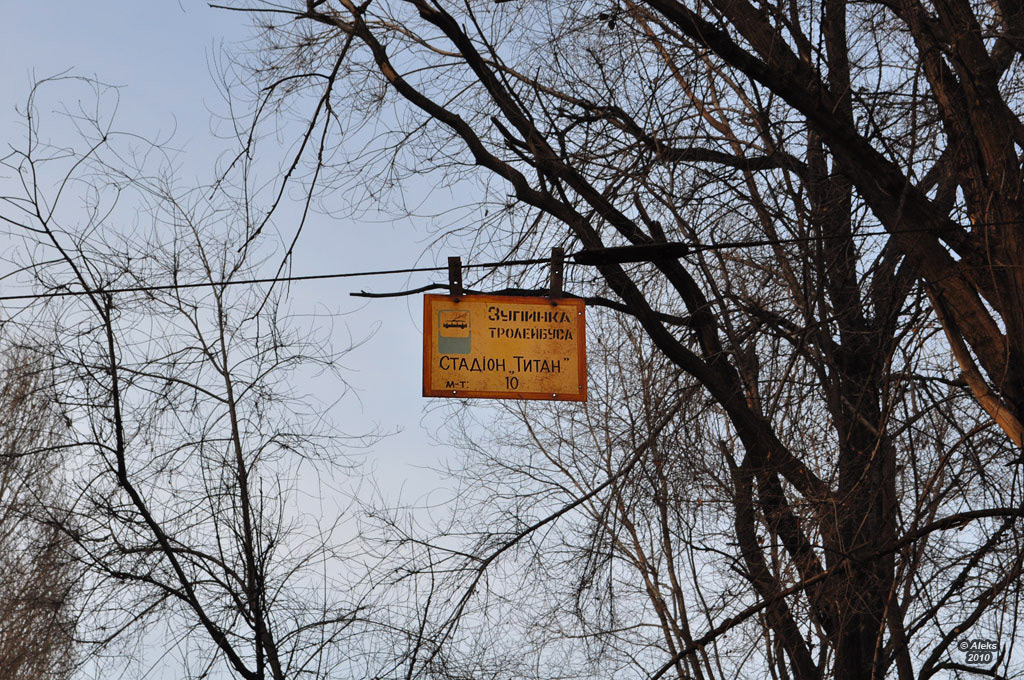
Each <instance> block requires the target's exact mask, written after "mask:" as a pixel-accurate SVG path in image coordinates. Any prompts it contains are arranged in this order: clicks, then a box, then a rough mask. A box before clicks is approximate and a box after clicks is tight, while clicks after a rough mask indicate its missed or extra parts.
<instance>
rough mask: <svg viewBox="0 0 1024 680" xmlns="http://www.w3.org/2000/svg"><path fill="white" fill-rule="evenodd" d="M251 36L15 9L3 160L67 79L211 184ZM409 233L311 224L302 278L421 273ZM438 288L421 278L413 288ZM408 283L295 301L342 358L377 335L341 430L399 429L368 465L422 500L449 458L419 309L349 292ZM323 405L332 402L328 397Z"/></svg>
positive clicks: (76, 8) (356, 362) (49, 6)
mask: <svg viewBox="0 0 1024 680" xmlns="http://www.w3.org/2000/svg"><path fill="white" fill-rule="evenodd" d="M247 34H248V26H247V21H246V19H245V17H243V16H241V15H239V14H237V13H232V12H227V11H223V10H214V9H210V8H209V7H208V6H207V5H206V4H205V3H202V2H194V1H192V0H182V2H180V3H178V2H149V1H147V2H128V1H127V0H123V1H114V0H104V1H98V2H88V3H82V2H51V3H20V2H19V3H8V6H7V7H5V12H4V29H3V38H4V39H3V40H2V41H0V63H3V65H4V68H3V69H2V70H0V141H2V142H3V144H4V147H5V148H6V145H7V143H8V142H9V140H11V139H20V138H21V136H22V134H23V132H22V129H21V128H20V127H19V125H18V120H17V116H16V114H15V112H14V107H15V106H16V105H20V104H21V103H22V102H23V101H24V98H25V96H26V95H27V93H28V89H29V86H30V84H31V82H32V81H33V80H34V79H37V78H42V77H46V76H51V75H55V74H57V73H61V72H63V71H66V70H68V69H71V70H72V72H73V73H74V74H77V75H83V76H95V77H96V78H98V79H99V80H101V81H103V82H106V83H110V84H116V85H120V86H123V89H122V91H121V109H120V113H119V121H120V127H121V128H122V129H129V130H133V131H136V132H139V133H141V134H144V135H148V136H150V137H154V136H157V135H159V134H166V133H168V132H169V131H171V130H174V131H175V136H174V141H175V145H176V146H177V147H179V148H183V149H184V150H185V152H186V153H185V154H184V155H183V157H182V173H183V174H184V175H185V177H184V179H185V180H187V181H191V180H193V179H194V178H208V177H209V176H210V174H211V173H212V166H213V163H214V162H215V160H216V158H217V157H218V155H219V154H221V153H223V152H224V151H225V150H226V149H227V148H228V142H227V141H225V140H218V139H216V138H215V137H214V136H213V135H212V134H211V131H210V127H211V111H216V112H223V110H224V104H223V100H222V98H221V95H220V94H219V93H218V90H217V88H216V87H215V86H214V78H213V76H212V75H211V70H212V68H211V65H210V64H211V59H213V58H214V56H215V55H216V54H217V51H218V49H219V46H220V45H222V44H228V45H229V46H230V44H232V43H237V42H238V41H240V40H242V39H244V38H245V37H246V36H247ZM285 214H286V215H287V214H288V213H285ZM291 214H294V213H291ZM371 217H372V216H371ZM282 228H283V227H282ZM414 230H415V226H414V225H410V224H408V223H406V224H397V225H391V224H389V223H387V222H384V223H381V222H375V223H374V224H372V225H359V224H352V223H348V222H344V221H339V220H335V219H332V218H329V217H327V216H323V215H316V216H314V217H313V218H312V220H311V222H310V223H309V224H308V226H307V227H306V231H305V232H304V234H303V238H302V241H301V242H300V247H299V250H298V252H297V258H296V269H295V272H296V273H321V272H336V271H352V270H367V269H375V268H394V267H404V266H411V265H415V264H417V260H418V259H419V256H420V255H421V254H422V252H423V250H424V244H423V243H417V242H416V240H417V238H422V237H423V233H420V234H419V236H417V235H416V234H415V233H414ZM448 254H457V253H438V254H436V257H437V258H438V259H440V260H441V261H443V258H444V256H445V255H448ZM432 257H433V256H432ZM419 263H420V264H432V262H429V261H423V260H420V262H419ZM441 278H443V277H439V276H432V275H427V274H423V275H418V276H417V277H416V278H414V279H413V280H412V282H411V283H412V285H422V284H423V283H427V282H429V281H432V280H440V279H441ZM406 283H407V279H406V278H405V277H402V276H397V277H388V278H375V279H353V280H344V281H329V282H323V283H321V282H309V283H300V284H296V285H295V286H294V287H293V288H292V294H293V296H294V298H295V300H294V301H295V304H296V308H297V309H299V310H302V309H303V306H307V308H316V309H319V310H320V311H324V310H330V311H332V312H341V313H342V315H341V316H339V317H337V318H336V319H335V320H334V327H335V337H336V338H337V344H338V345H339V346H344V345H346V344H347V343H348V341H349V334H350V333H351V336H352V337H355V338H361V337H364V336H366V335H367V334H369V333H371V332H373V331H374V330H375V329H376V335H375V336H374V337H373V339H371V340H370V341H369V342H367V343H365V344H364V345H363V346H362V347H361V348H359V349H358V350H356V351H355V352H353V353H352V354H350V355H349V358H348V359H347V360H346V362H345V363H346V365H347V366H348V367H350V369H351V373H350V374H349V375H350V378H351V383H352V384H353V386H355V387H356V388H358V389H359V390H360V398H361V404H360V403H358V402H356V401H355V400H348V401H347V402H345V403H343V404H342V408H341V409H340V410H339V424H340V425H341V426H342V427H343V428H344V429H346V430H347V431H350V432H353V433H355V432H361V431H365V430H368V429H370V428H371V427H373V426H374V424H375V423H376V424H378V425H379V426H380V428H381V429H382V430H396V429H401V430H402V432H401V433H400V434H398V435H395V436H393V437H390V438H388V439H387V440H385V441H383V442H381V443H380V444H378V445H376V446H375V447H374V448H373V449H372V451H371V452H370V454H369V462H370V463H371V464H372V467H374V468H375V469H376V470H377V471H378V476H379V478H380V480H381V482H382V484H383V486H384V487H385V488H387V489H389V490H390V491H397V489H399V488H401V487H402V486H403V485H406V484H409V486H407V487H406V495H413V496H415V495H418V494H420V493H422V492H424V491H426V490H428V489H429V484H428V483H427V482H426V480H428V479H429V476H425V475H422V474H421V473H419V472H417V471H415V469H414V468H412V467H410V466H412V465H419V464H427V465H433V464H434V463H436V462H437V460H438V457H439V456H440V457H444V456H445V455H447V454H446V452H445V451H444V450H443V449H439V448H437V447H432V446H431V445H430V443H429V441H428V439H429V438H428V436H427V434H426V431H425V429H424V426H423V425H422V424H421V418H422V414H423V406H424V404H425V403H426V402H425V401H424V400H423V399H422V398H421V397H420V371H421V355H420V351H421V344H420V343H421V340H420V336H419V317H420V315H421V311H420V310H421V307H420V300H419V298H418V297H412V298H401V299H396V300H382V301H374V302H370V303H366V302H365V301H359V300H356V299H353V298H350V297H349V296H348V293H349V292H350V291H353V290H359V289H362V288H365V289H368V290H395V289H401V288H402V287H404V286H405V285H406ZM323 398H324V399H325V400H327V401H332V400H333V398H332V395H331V394H324V395H323ZM434 425H436V423H434ZM410 480H411V481H410Z"/></svg>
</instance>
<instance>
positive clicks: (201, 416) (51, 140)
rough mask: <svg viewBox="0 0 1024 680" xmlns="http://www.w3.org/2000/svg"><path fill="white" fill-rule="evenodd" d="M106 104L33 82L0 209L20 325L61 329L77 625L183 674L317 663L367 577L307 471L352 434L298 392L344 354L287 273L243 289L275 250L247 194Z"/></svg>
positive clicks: (59, 368) (67, 528) (95, 644)
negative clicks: (138, 130) (287, 284)
mask: <svg viewBox="0 0 1024 680" xmlns="http://www.w3.org/2000/svg"><path fill="white" fill-rule="evenodd" d="M76 100H77V101H78V102H79V104H78V105H77V106H78V108H69V107H67V106H65V105H63V104H62V102H73V101H76ZM84 102H89V104H87V105H86V104H84ZM116 103H117V90H116V89H115V88H110V87H106V86H103V85H101V84H99V83H96V82H93V81H88V80H81V79H74V78H71V79H67V78H61V79H56V80H51V81H44V82H43V83H40V84H39V85H37V86H36V87H35V88H34V89H33V92H32V94H31V96H30V98H29V100H28V103H27V107H26V109H25V110H24V114H25V121H26V133H27V136H26V139H25V140H24V142H23V143H22V144H21V145H19V146H15V147H14V149H15V150H14V151H12V152H11V153H10V154H9V155H7V156H6V158H5V159H4V166H5V168H6V169H7V170H8V171H9V172H10V173H12V175H13V178H14V180H15V181H14V183H13V185H14V186H11V185H8V189H9V193H7V194H6V195H5V196H4V197H3V200H4V204H5V212H4V213H3V214H2V219H3V220H4V221H5V222H6V224H7V225H8V226H9V227H10V230H9V232H10V235H11V237H12V238H16V239H18V240H20V241H21V242H22V243H23V244H24V246H25V247H24V248H22V249H21V250H20V251H17V252H20V257H21V258H22V260H21V263H20V266H19V267H18V269H17V270H14V271H13V273H12V277H11V278H12V279H13V280H17V273H18V271H19V270H20V272H22V278H25V277H26V275H28V280H27V281H26V283H27V284H31V285H32V286H33V288H32V290H33V291H34V293H32V294H30V295H35V296H37V297H36V298H35V299H33V300H31V301H30V302H29V303H27V304H25V305H23V306H22V307H21V308H20V309H16V310H15V309H12V310H10V315H11V317H12V318H13V319H14V321H13V322H12V323H16V324H17V325H18V326H19V327H20V328H21V329H23V332H24V333H26V334H27V335H31V334H36V335H37V336H39V337H43V336H48V337H51V338H52V339H53V342H52V343H51V344H50V345H47V346H51V347H53V348H54V349H53V352H52V359H51V360H52V362H53V364H54V370H55V373H56V375H57V385H56V388H55V399H56V407H59V409H60V412H61V413H64V414H66V415H67V417H68V418H69V419H70V420H71V422H72V424H73V425H72V427H71V430H70V433H69V436H68V437H67V441H64V442H62V446H63V447H64V449H65V450H68V451H71V452H72V454H73V464H74V468H73V469H74V474H73V476H72V477H71V480H70V481H69V488H68V489H67V496H68V500H67V503H66V505H65V506H64V512H65V513H67V515H68V521H67V522H62V523H59V524H57V525H56V526H57V527H58V528H59V529H60V533H59V534H58V536H57V539H59V540H60V541H62V542H63V543H67V542H70V549H72V550H73V551H74V553H75V554H76V556H77V558H78V560H79V563H80V564H82V565H83V567H84V568H85V569H86V570H87V577H86V579H85V582H84V583H85V585H84V587H83V592H82V597H83V598H84V600H83V608H84V611H86V612H87V613H88V615H87V616H85V617H84V618H83V619H82V622H81V632H80V639H81V641H82V644H83V646H84V648H85V650H86V652H87V653H89V655H90V658H91V659H92V660H93V662H94V663H96V664H103V663H112V664H114V665H115V666H119V667H121V668H122V669H123V668H124V667H125V666H126V664H128V662H129V657H128V655H129V654H130V653H131V646H132V644H141V643H140V642H139V640H140V639H142V640H146V639H148V638H139V635H147V631H148V636H149V637H152V636H154V635H156V636H158V637H160V638H161V639H163V640H164V645H165V646H164V648H163V649H161V650H159V653H158V654H154V652H153V649H152V647H150V648H149V650H147V651H145V652H144V653H143V654H142V656H141V657H140V658H138V659H137V662H138V663H140V664H143V665H146V666H148V665H151V664H152V663H154V661H155V660H156V659H159V658H162V657H164V656H165V655H171V658H173V659H174V660H175V661H176V662H177V664H178V668H177V669H176V675H177V676H178V677H209V676H210V675H211V674H214V673H223V672H227V673H230V674H232V675H234V676H237V677H241V678H248V679H253V680H256V679H263V678H274V679H276V680H283V679H284V678H299V677H313V678H323V677H327V676H329V675H330V674H332V673H336V672H338V669H339V668H342V667H347V664H350V663H355V662H354V661H353V658H354V652H353V651H352V650H351V649H350V648H349V643H348V642H346V641H347V640H348V638H349V637H350V636H351V635H352V633H353V632H354V631H355V630H357V629H358V627H359V626H358V622H359V619H360V611H361V608H362V598H363V597H364V596H365V589H363V588H362V587H361V585H360V583H359V578H358V572H354V573H350V571H349V570H348V569H347V567H346V564H347V562H346V555H345V551H346V545H347V544H348V542H350V541H352V540H353V539H354V535H353V534H352V532H351V530H350V528H349V527H347V526H345V525H343V523H342V521H341V518H342V512H343V507H334V508H332V507H327V506H325V503H327V502H330V500H331V499H322V498H320V488H321V487H320V486H319V479H320V475H324V474H327V475H336V474H338V475H346V474H350V473H354V467H353V465H352V464H351V461H349V460H348V459H347V458H346V457H345V449H346V448H347V447H349V446H353V445H358V444H360V443H362V442H363V440H361V439H360V438H353V437H346V436H344V435H343V434H342V433H340V432H339V431H337V430H336V429H334V428H333V426H332V425H331V423H330V421H329V417H330V409H329V405H317V404H314V402H313V397H311V396H310V394H309V393H308V392H307V391H306V390H305V389H300V388H299V385H300V384H303V383H307V382H308V381H311V380H313V378H312V375H313V374H314V372H326V374H327V375H330V376H332V378H333V379H334V380H335V382H334V383H333V385H334V388H335V391H337V389H338V385H341V386H344V382H343V381H342V380H341V378H340V376H339V375H338V374H337V371H336V369H337V366H338V364H337V360H338V358H339V356H340V354H338V353H334V352H331V351H329V350H328V349H327V345H326V341H325V339H324V338H322V337H320V336H318V335H317V333H316V332H315V329H308V328H304V329H302V328H298V327H297V326H296V325H295V324H293V323H292V322H291V320H290V318H289V315H288V312H287V310H286V304H285V303H284V302H283V301H282V296H281V287H280V286H278V287H275V286H273V285H256V284H252V283H246V281H247V280H248V279H251V278H253V276H254V275H255V274H256V273H257V272H258V267H259V265H260V262H261V258H263V257H265V256H266V253H267V252H268V251H267V250H266V248H265V247H264V246H262V245H261V243H262V242H261V241H259V240H258V239H257V238H256V237H257V235H256V234H255V231H256V227H255V226H254V225H255V223H256V222H257V221H258V220H257V214H258V212H259V208H258V207H257V206H256V205H255V201H256V195H255V194H247V193H246V191H247V190H248V189H249V187H247V186H244V185H235V184H233V183H232V182H231V179H232V178H229V177H225V178H223V179H222V181H221V182H220V183H219V184H218V185H216V186H212V187H211V186H201V187H198V188H196V189H189V188H185V189H182V188H179V187H178V186H177V185H176V183H175V182H174V180H173V179H172V178H171V176H170V174H169V172H170V171H169V168H171V167H172V166H173V156H172V154H171V152H170V151H168V148H167V147H166V146H163V145H160V144H157V143H154V142H150V141H148V140H146V139H145V138H143V137H140V136H138V135H135V134H128V133H124V132H121V131H119V130H118V129H117V128H116V127H114V118H115V115H116ZM51 111H55V112H56V115H49V112H51ZM238 167H239V168H240V171H241V172H245V171H246V170H247V168H245V167H244V166H241V165H240V166H238ZM19 184H20V186H19ZM236 192H237V195H236ZM268 233H270V231H269V228H268ZM11 304H14V305H17V304H19V303H17V302H13V303H11ZM300 379H301V380H300ZM335 500H336V501H337V503H339V504H340V503H341V501H340V500H337V499H335ZM55 540H56V539H55ZM63 543H62V544H63ZM40 564H41V566H42V565H43V563H40ZM133 641H134V642H133ZM5 677H6V676H5Z"/></svg>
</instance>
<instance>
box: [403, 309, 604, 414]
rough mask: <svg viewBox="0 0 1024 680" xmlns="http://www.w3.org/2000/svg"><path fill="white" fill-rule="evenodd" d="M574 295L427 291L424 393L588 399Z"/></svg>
mask: <svg viewBox="0 0 1024 680" xmlns="http://www.w3.org/2000/svg"><path fill="white" fill-rule="evenodd" d="M586 347H587V343H586V314H585V305H584V303H583V300H577V299H575V298H563V299H554V300H552V299H550V298H545V297H510V296H503V295H467V296H462V297H449V296H447V295H425V296H423V396H425V397H456V398H485V399H555V400H563V401H586V400H587V357H586Z"/></svg>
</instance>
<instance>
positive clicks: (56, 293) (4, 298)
mask: <svg viewBox="0 0 1024 680" xmlns="http://www.w3.org/2000/svg"><path fill="white" fill-rule="evenodd" d="M1020 224H1021V223H1020V222H1011V221H1006V222H978V223H975V224H973V225H971V226H972V227H978V226H999V225H1020ZM934 231H935V230H934V229H932V228H921V229H904V230H901V232H900V233H915V232H934ZM891 235H892V234H891V233H890V232H888V231H869V232H860V233H850V234H835V235H824V234H819V235H815V236H794V237H788V238H775V239H760V240H751V241H722V242H718V243H704V244H687V243H678V242H674V243H652V244H647V245H646V246H638V248H646V247H651V246H654V247H658V246H674V247H676V249H677V250H678V252H680V253H681V254H691V253H698V252H707V251H716V250H729V249H739V248H758V247H764V246H773V245H787V244H795V243H806V242H811V241H823V240H828V239H830V238H836V239H838V238H867V237H871V236H891ZM629 248H630V246H620V247H609V248H604V249H597V250H581V251H577V252H576V253H572V254H568V255H567V257H568V258H571V259H575V257H576V256H580V255H584V254H587V255H589V254H593V253H599V252H603V251H606V250H607V251H613V250H620V251H621V250H628V249H629ZM581 259H582V261H576V262H575V263H576V264H577V265H579V266H592V265H593V264H594V263H592V262H588V261H587V258H586V256H584V257H583V258H581ZM653 259H658V258H649V259H647V258H645V259H643V260H622V261H621V262H629V261H634V262H636V261H649V260H653ZM662 259H664V258H662ZM550 262H551V259H550V258H549V257H533V258H522V259H510V260H498V261H494V262H478V263H465V264H463V265H462V268H463V269H497V268H500V267H513V266H529V265H536V264H548V263H550ZM443 271H448V267H447V266H443V265H442V266H432V267H400V268H395V269H375V270H364V271H352V272H329V273H324V274H299V275H292V276H274V277H262V278H249V279H241V278H239V279H225V280H221V281H191V282H185V283H180V282H178V283H167V284H153V285H145V286H123V287H115V288H105V287H95V288H83V289H81V290H72V289H70V286H72V285H81V284H79V283H72V284H64V287H67V288H66V289H64V290H51V291H45V292H39V293H22V294H16V295H0V302H14V301H19V300H45V299H54V298H65V297H80V296H84V295H91V294H109V295H113V294H120V293H146V292H157V291H168V290H183V289H191V288H207V287H221V286H239V285H260V284H277V283H292V282H301V281H324V280H331V279H348V278H361V277H370V276H389V275H395V274H417V273H430V272H443Z"/></svg>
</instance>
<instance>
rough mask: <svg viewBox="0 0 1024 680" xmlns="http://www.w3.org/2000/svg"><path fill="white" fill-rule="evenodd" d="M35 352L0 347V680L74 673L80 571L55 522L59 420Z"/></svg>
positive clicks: (61, 471)
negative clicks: (0, 349) (0, 354)
mask: <svg viewBox="0 0 1024 680" xmlns="http://www.w3.org/2000/svg"><path fill="white" fill-rule="evenodd" d="M53 396H54V395H53V384H52V374H51V372H50V371H48V370H47V369H46V364H45V363H44V362H43V361H42V360H41V357H40V356H39V354H38V353H37V352H34V351H32V350H31V349H30V348H19V347H18V346H17V344H16V343H14V342H11V341H10V340H8V341H6V342H5V347H4V356H3V370H2V373H0V413H3V425H2V429H0V676H2V677H4V678H9V679H10V680H29V679H30V678H52V679H53V680H61V679H63V678H67V677H69V676H70V675H71V673H72V671H73V670H74V669H75V667H76V664H75V661H76V656H77V653H78V649H77V648H76V646H75V643H74V641H75V630H76V622H77V615H76V614H77V608H76V604H77V602H76V594H77V593H78V591H79V588H80V577H81V570H80V569H78V568H77V565H76V562H75V560H74V551H73V545H72V542H71V541H70V540H69V539H68V536H67V535H66V533H65V532H63V531H61V530H60V527H59V526H58V524H57V521H56V520H58V519H66V518H61V517H60V516H59V515H56V514H55V513H56V508H58V507H60V506H61V505H62V503H61V502H60V500H61V496H62V494H61V490H60V484H61V482H62V480H63V478H64V475H65V472H66V466H65V465H64V457H63V456H62V455H61V448H60V446H59V444H60V443H61V441H62V439H63V434H64V432H65V427H64V418H63V415H62V414H61V412H60V411H59V410H58V409H57V405H56V402H55V400H54V398H53Z"/></svg>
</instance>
